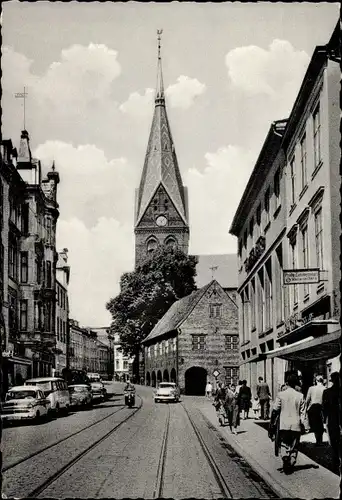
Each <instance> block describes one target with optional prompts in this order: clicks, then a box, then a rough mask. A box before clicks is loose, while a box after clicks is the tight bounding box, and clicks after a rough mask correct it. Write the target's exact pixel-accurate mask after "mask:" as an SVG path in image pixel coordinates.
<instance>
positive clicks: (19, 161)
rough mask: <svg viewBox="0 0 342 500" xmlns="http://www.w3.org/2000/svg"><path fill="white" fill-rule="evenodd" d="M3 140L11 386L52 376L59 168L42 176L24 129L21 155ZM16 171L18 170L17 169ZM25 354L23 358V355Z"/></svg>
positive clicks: (6, 339)
mask: <svg viewBox="0 0 342 500" xmlns="http://www.w3.org/2000/svg"><path fill="white" fill-rule="evenodd" d="M13 151H14V150H13V148H12V146H11V143H10V141H3V143H2V158H1V183H2V188H1V191H2V193H1V194H2V202H1V206H2V245H3V247H2V276H3V313H2V315H3V323H4V325H5V326H4V331H5V334H4V343H5V344H6V345H5V353H7V354H8V356H7V359H6V366H7V368H6V370H7V374H6V377H5V378H6V382H5V383H6V385H12V384H15V383H20V382H21V381H22V380H23V379H25V378H27V377H28V376H40V375H50V374H51V373H52V368H53V366H54V349H55V321H54V318H55V287H56V283H55V280H56V255H57V254H56V247H55V244H56V243H55V235H56V223H57V220H58V216H59V212H58V203H57V185H58V183H59V175H58V172H56V171H55V168H54V166H53V167H52V169H51V171H50V172H48V174H47V178H45V179H43V178H42V173H41V164H40V162H39V160H36V159H34V158H32V155H31V150H30V144H29V135H28V133H27V131H23V132H22V134H21V139H20V148H19V154H16V152H15V154H13ZM15 171H16V172H15ZM19 358H21V359H19Z"/></svg>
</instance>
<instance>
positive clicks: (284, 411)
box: [273, 374, 305, 474]
mask: <svg viewBox="0 0 342 500" xmlns="http://www.w3.org/2000/svg"><path fill="white" fill-rule="evenodd" d="M298 383H299V382H298V377H297V376H296V375H294V374H291V375H289V377H288V379H287V388H286V389H285V390H283V391H281V392H279V393H278V395H277V398H276V401H275V403H274V406H273V411H274V412H276V413H277V412H279V439H280V442H281V444H282V459H283V470H284V472H285V473H287V474H288V473H290V472H291V470H292V469H293V466H294V465H295V463H296V460H297V455H298V447H299V441H300V435H301V425H304V418H305V402H304V396H303V394H302V393H300V392H298V391H296V389H295V386H296V385H297V384H298Z"/></svg>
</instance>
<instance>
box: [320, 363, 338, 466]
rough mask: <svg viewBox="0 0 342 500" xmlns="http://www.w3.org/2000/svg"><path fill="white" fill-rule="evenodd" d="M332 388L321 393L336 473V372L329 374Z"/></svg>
mask: <svg viewBox="0 0 342 500" xmlns="http://www.w3.org/2000/svg"><path fill="white" fill-rule="evenodd" d="M331 382H332V384H333V385H332V387H329V389H325V390H324V392H323V415H324V421H325V422H326V421H327V424H328V425H327V427H328V434H329V441H330V446H331V448H332V452H333V460H334V468H335V469H336V472H337V473H338V472H339V470H340V456H339V454H340V440H341V436H340V415H341V400H340V396H341V395H340V375H339V373H338V372H333V373H332V374H331Z"/></svg>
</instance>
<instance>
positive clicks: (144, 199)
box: [134, 47, 189, 267]
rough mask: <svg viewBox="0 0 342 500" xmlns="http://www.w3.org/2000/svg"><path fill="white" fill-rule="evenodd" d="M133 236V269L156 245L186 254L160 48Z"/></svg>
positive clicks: (182, 194) (184, 210) (183, 196)
mask: <svg viewBox="0 0 342 500" xmlns="http://www.w3.org/2000/svg"><path fill="white" fill-rule="evenodd" d="M134 233H135V266H136V267H137V266H139V265H140V264H142V262H143V261H144V259H146V257H148V255H149V254H150V253H151V252H153V251H154V250H155V249H156V248H157V247H158V246H159V245H166V246H177V247H179V248H180V249H181V250H183V252H184V253H188V244H189V214H188V198H187V189H186V187H184V186H183V182H182V178H181V174H180V170H179V167H178V161H177V156H176V152H175V146H174V142H173V139H172V134H171V129H170V125H169V121H168V117H167V113H166V106H165V95H164V84H163V75H162V66H161V57H160V47H159V49H158V81H157V89H156V96H155V108H154V115H153V120H152V126H151V131H150V137H149V141H148V145H147V151H146V155H145V162H144V167H143V171H142V176H141V180H140V186H139V188H138V189H137V190H136V197H135V227H134Z"/></svg>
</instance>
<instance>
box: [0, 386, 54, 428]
mask: <svg viewBox="0 0 342 500" xmlns="http://www.w3.org/2000/svg"><path fill="white" fill-rule="evenodd" d="M50 410H51V403H50V401H49V399H47V398H46V397H45V394H44V392H43V391H42V390H41V389H40V388H39V387H36V386H34V385H19V386H16V387H12V388H11V389H10V390H9V391H8V392H7V394H6V398H5V402H4V403H3V404H2V408H1V420H2V421H3V422H10V421H15V420H36V421H39V420H40V419H41V418H44V417H45V418H47V417H48V414H49V412H50Z"/></svg>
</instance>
